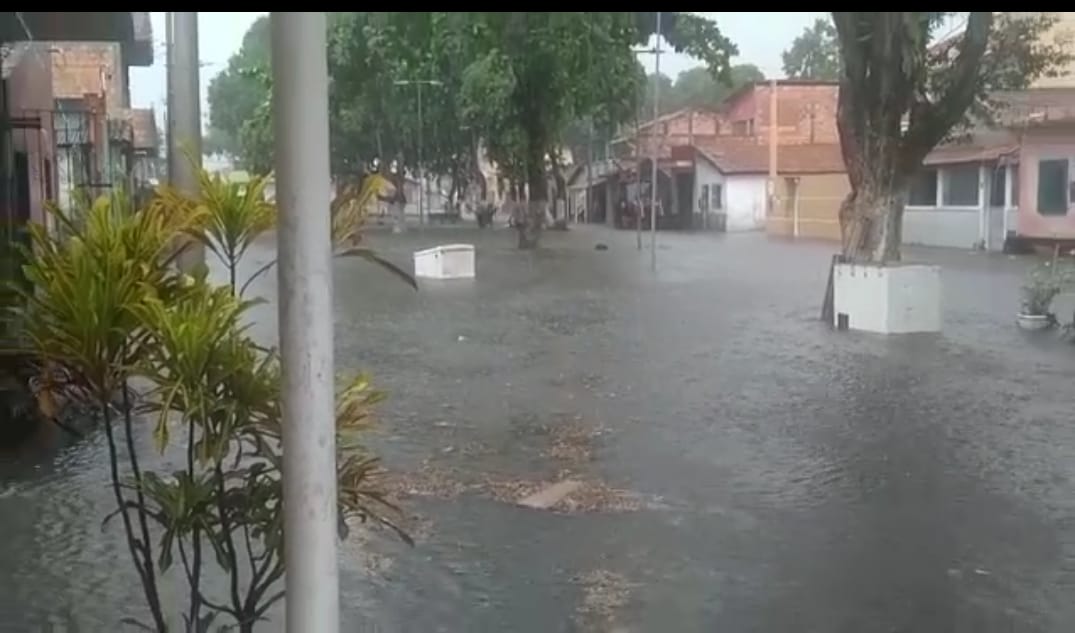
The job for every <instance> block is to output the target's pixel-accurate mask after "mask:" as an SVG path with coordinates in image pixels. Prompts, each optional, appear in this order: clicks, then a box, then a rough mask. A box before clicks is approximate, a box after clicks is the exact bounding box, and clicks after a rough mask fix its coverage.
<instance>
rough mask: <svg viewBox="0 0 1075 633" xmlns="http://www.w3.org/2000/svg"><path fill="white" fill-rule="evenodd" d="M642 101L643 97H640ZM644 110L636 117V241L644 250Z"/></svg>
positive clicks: (639, 247) (640, 248)
mask: <svg viewBox="0 0 1075 633" xmlns="http://www.w3.org/2000/svg"><path fill="white" fill-rule="evenodd" d="M639 101H641V99H639ZM641 120H642V110H641V108H639V111H638V114H637V116H636V119H635V200H634V204H635V241H636V242H637V243H638V250H642V162H641V161H640V160H639V159H640V158H641V157H642V124H641Z"/></svg>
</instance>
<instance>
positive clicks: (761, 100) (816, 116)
mask: <svg viewBox="0 0 1075 633" xmlns="http://www.w3.org/2000/svg"><path fill="white" fill-rule="evenodd" d="M771 92H772V88H771V87H770V86H769V85H768V84H759V85H756V86H755V87H754V89H753V90H752V91H749V92H746V93H744V94H743V95H742V96H741V97H739V99H737V100H736V101H735V102H734V103H732V104H731V107H730V109H729V111H728V121H729V126H730V128H735V127H736V123H737V122H740V123H742V122H745V121H748V120H751V119H753V121H754V125H753V131H754V136H755V137H756V138H757V140H758V142H760V143H768V142H769V95H770V93H771ZM837 94H838V88H837V87H836V86H833V85H824V84H822V85H794V84H792V85H784V84H781V85H778V86H777V115H776V116H777V126H778V134H779V137H780V144H781V145H794V144H800V143H839V142H840V136H839V132H837V129H836V105H837ZM739 127H740V128H741V127H742V126H741V125H740V126H739Z"/></svg>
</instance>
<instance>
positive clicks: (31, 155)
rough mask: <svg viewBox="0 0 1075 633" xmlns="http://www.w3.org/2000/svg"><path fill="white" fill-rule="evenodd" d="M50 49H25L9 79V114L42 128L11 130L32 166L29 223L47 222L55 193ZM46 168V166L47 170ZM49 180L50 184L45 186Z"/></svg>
mask: <svg viewBox="0 0 1075 633" xmlns="http://www.w3.org/2000/svg"><path fill="white" fill-rule="evenodd" d="M48 55H49V54H48V52H47V48H42V47H41V46H40V45H30V46H26V47H25V48H24V50H23V51H22V54H21V56H20V58H19V60H18V63H17V65H16V66H15V67H14V68H13V69H12V71H11V74H10V76H9V77H8V93H9V98H8V111H9V112H10V113H11V115H12V116H13V117H33V118H37V119H38V120H39V122H40V125H41V129H39V130H33V129H18V130H13V131H12V146H13V148H14V150H15V151H16V152H24V153H25V154H26V158H27V163H28V167H29V185H30V220H32V221H34V222H44V221H45V210H44V209H45V206H44V203H45V200H46V199H47V194H48V193H49V192H55V191H56V186H55V185H56V155H55V154H56V153H55V149H54V148H53V144H52V134H51V128H52V125H53V122H52V108H53V99H52V74H51V70H50V63H49V58H48ZM46 165H47V167H46ZM46 180H50V181H51V182H50V183H48V184H46Z"/></svg>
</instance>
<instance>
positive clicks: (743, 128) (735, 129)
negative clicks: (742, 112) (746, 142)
mask: <svg viewBox="0 0 1075 633" xmlns="http://www.w3.org/2000/svg"><path fill="white" fill-rule="evenodd" d="M732 134H734V135H735V136H746V135H747V122H746V121H732Z"/></svg>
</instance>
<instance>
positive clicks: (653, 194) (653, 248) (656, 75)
mask: <svg viewBox="0 0 1075 633" xmlns="http://www.w3.org/2000/svg"><path fill="white" fill-rule="evenodd" d="M656 32H657V39H656V40H655V42H654V44H653V48H648V49H643V50H636V51H635V52H637V53H646V54H649V55H653V120H652V121H650V123H649V124H650V127H651V128H652V131H651V132H650V145H651V147H650V161H651V162H652V165H651V171H650V179H651V180H650V194H649V198H650V203H649V206H650V209H649V231H650V238H649V243H650V255H649V262H650V269H652V270H653V271H654V272H656V270H657V158H658V157H659V156H660V148H659V147H658V145H659V144H660V141H659V140H658V138H657V117H658V116H659V113H660V102H661V12H660V11H658V12H657V28H656ZM639 139H641V136H640V137H639ZM639 156H641V152H640V153H639ZM638 180H639V182H642V175H641V174H639V176H638ZM639 198H640V199H639V211H641V206H642V205H641V196H640V197H639ZM641 222H642V214H641V213H639V218H638V224H640V225H641ZM639 230H641V229H639ZM638 240H639V242H638V243H639V249H641V248H642V234H641V233H640V232H639V233H638Z"/></svg>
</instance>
